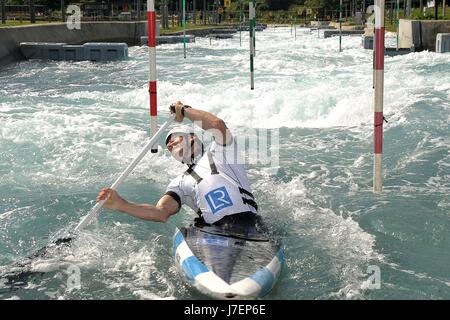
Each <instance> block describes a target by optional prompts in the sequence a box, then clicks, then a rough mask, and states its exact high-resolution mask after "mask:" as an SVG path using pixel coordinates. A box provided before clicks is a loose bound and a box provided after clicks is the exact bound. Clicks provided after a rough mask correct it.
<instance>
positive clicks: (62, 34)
mask: <svg viewBox="0 0 450 320" xmlns="http://www.w3.org/2000/svg"><path fill="white" fill-rule="evenodd" d="M145 35H147V22H146V21H140V22H125V21H124V22H122V21H121V22H82V23H81V29H80V30H76V29H74V30H69V29H68V28H67V27H66V24H65V23H54V24H53V23H52V24H47V25H30V26H23V27H9V28H8V27H7V28H0V66H3V65H6V64H8V63H11V62H14V61H17V60H22V59H24V57H23V55H22V53H21V52H20V47H19V46H20V43H21V42H62V43H67V44H83V43H85V42H125V43H127V44H128V45H139V44H140V38H141V36H145Z"/></svg>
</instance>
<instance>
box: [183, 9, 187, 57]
mask: <svg viewBox="0 0 450 320" xmlns="http://www.w3.org/2000/svg"><path fill="white" fill-rule="evenodd" d="M183 46H184V58H185V59H186V0H183Z"/></svg>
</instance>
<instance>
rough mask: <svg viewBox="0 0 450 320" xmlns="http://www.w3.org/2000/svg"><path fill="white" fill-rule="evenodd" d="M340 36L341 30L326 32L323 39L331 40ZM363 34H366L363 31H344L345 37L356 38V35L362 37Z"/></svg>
mask: <svg viewBox="0 0 450 320" xmlns="http://www.w3.org/2000/svg"><path fill="white" fill-rule="evenodd" d="M339 34H340V32H339V30H325V31H324V32H323V37H324V38H330V37H335V36H339ZM362 34H364V31H363V30H342V35H343V36H354V35H362Z"/></svg>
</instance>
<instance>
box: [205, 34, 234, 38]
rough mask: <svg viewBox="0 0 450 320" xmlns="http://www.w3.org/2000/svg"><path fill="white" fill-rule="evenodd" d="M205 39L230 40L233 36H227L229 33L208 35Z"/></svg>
mask: <svg viewBox="0 0 450 320" xmlns="http://www.w3.org/2000/svg"><path fill="white" fill-rule="evenodd" d="M207 37H208V38H216V39H230V38H233V37H234V35H233V34H229V33H225V34H221V33H213V34H208V35H207Z"/></svg>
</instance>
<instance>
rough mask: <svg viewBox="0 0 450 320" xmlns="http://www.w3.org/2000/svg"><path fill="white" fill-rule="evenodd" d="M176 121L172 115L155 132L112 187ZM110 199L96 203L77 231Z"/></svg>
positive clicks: (118, 183)
mask: <svg viewBox="0 0 450 320" xmlns="http://www.w3.org/2000/svg"><path fill="white" fill-rule="evenodd" d="M173 121H174V118H173V117H171V118H170V119H169V120H167V121H166V123H164V124H163V125H162V126H161V128H159V130H158V131H157V132H156V133H155V135H154V136H153V137H152V138H151V139H150V141H149V142H148V143H147V144H146V145H145V147H144V148H143V149H142V150H141V152H140V153H139V155H138V156H137V157H136V158H135V159H134V160H133V162H131V163H130V164H129V165H128V167H127V168H126V169H125V171H123V172H122V174H121V175H120V176H119V178H117V180H116V181H115V182H114V183H113V184H112V186H111V189H117V188H118V187H119V186H120V185H121V184H122V183H123V181H124V180H125V179H126V178H127V177H128V175H129V174H130V173H131V171H133V170H134V168H135V167H136V166H137V164H138V163H139V162H140V161H141V160H142V158H143V157H144V156H145V155H146V154H147V152H148V151H149V150H150V149H151V148H152V147H153V146H154V145H155V143H156V141H157V140H158V139H159V137H160V136H161V134H162V133H163V132H164V130H166V128H167V127H168V126H169V125H171V124H172V122H173ZM107 200H108V198H107V199H105V200H101V201H99V202H97V203H96V204H95V206H94V207H93V208H92V209H91V211H89V213H88V214H87V215H86V216H85V217H84V218H83V220H81V222H80V223H79V224H78V225H77V226H76V227H75V232H78V231H80V230H82V229H83V228H84V227H85V226H87V225H88V224H89V223H91V221H92V220H94V219H95V218H96V217H97V215H98V213H99V210H100V208H101V207H103V205H104V204H105V202H106V201H107Z"/></svg>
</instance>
